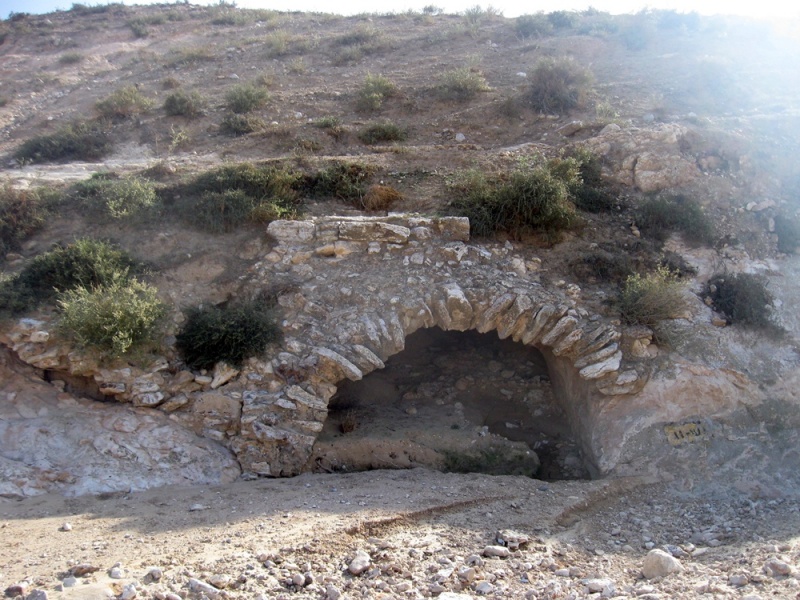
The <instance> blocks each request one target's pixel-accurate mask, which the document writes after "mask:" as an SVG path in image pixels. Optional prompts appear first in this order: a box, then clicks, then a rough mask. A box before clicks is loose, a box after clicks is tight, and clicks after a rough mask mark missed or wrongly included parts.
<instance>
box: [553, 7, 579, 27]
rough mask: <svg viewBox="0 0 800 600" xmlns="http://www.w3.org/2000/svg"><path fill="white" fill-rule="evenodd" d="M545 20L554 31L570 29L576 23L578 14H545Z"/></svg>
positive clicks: (564, 12) (558, 11) (555, 12)
mask: <svg viewBox="0 0 800 600" xmlns="http://www.w3.org/2000/svg"><path fill="white" fill-rule="evenodd" d="M547 20H548V21H549V22H550V24H551V25H552V26H553V28H554V29H572V28H573V27H575V25H576V23H577V22H578V14H577V13H575V12H572V11H569V10H556V11H553V12H551V13H547Z"/></svg>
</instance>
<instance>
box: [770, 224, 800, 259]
mask: <svg viewBox="0 0 800 600" xmlns="http://www.w3.org/2000/svg"><path fill="white" fill-rule="evenodd" d="M775 233H776V234H778V250H779V251H781V252H784V253H785V254H793V253H794V252H795V251H796V250H797V247H798V246H800V221H798V220H797V218H794V217H788V216H786V215H778V216H777V217H775Z"/></svg>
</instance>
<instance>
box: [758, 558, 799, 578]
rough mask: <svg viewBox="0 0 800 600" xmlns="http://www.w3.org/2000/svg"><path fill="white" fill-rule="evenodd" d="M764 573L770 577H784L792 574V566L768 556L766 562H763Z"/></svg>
mask: <svg viewBox="0 0 800 600" xmlns="http://www.w3.org/2000/svg"><path fill="white" fill-rule="evenodd" d="M764 573H766V574H767V575H769V576H770V577H784V576H786V575H791V574H792V567H791V565H789V564H787V563H785V562H783V561H782V560H778V559H777V558H770V559H769V560H768V561H767V562H766V563H764Z"/></svg>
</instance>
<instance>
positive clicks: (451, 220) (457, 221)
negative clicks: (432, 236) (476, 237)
mask: <svg viewBox="0 0 800 600" xmlns="http://www.w3.org/2000/svg"><path fill="white" fill-rule="evenodd" d="M434 222H435V224H436V227H437V229H438V231H439V235H440V236H441V237H442V238H443V239H445V240H452V241H460V242H468V241H469V219H468V218H467V217H442V218H440V219H436V220H435V221H434Z"/></svg>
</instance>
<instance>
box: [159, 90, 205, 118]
mask: <svg viewBox="0 0 800 600" xmlns="http://www.w3.org/2000/svg"><path fill="white" fill-rule="evenodd" d="M205 107H206V101H205V99H204V98H203V97H202V96H201V95H200V94H199V93H198V92H184V91H177V92H174V93H172V94H170V95H169V96H167V98H166V100H164V110H165V111H166V113H167V114H168V115H170V116H181V117H188V118H190V119H193V118H196V117H199V116H200V115H202V114H203V111H204V110H205Z"/></svg>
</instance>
